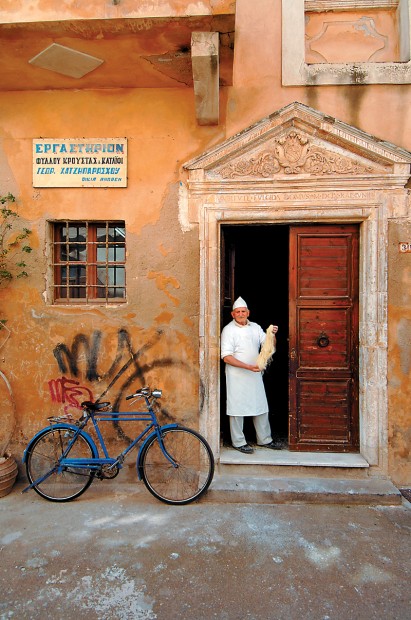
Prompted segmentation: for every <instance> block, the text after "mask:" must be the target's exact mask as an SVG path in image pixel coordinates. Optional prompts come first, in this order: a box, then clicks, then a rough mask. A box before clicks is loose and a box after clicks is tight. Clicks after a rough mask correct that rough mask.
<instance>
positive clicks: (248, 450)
mask: <svg viewBox="0 0 411 620" xmlns="http://www.w3.org/2000/svg"><path fill="white" fill-rule="evenodd" d="M233 448H234V449H235V450H239V452H242V453H243V454H252V453H253V452H254V450H253V449H252V447H251V446H249V445H248V443H246V444H244V446H239V447H238V448H236V446H233Z"/></svg>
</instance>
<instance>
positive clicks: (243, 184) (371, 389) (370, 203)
mask: <svg viewBox="0 0 411 620" xmlns="http://www.w3.org/2000/svg"><path fill="white" fill-rule="evenodd" d="M291 119H292V120H293V121H294V122H293V124H291V125H290V120H291ZM316 123H318V125H317V127H316ZM290 127H293V129H292V130H293V131H294V130H295V128H296V127H297V128H298V129H297V131H298V132H305V135H307V136H309V137H310V139H311V138H312V137H313V136H315V139H317V138H318V136H321V144H322V145H323V148H324V149H325V150H326V151H327V152H335V149H336V148H338V149H339V151H338V152H339V153H340V154H341V157H343V158H344V157H346V158H348V159H349V160H350V161H361V165H363V164H364V160H365V161H369V162H372V164H371V165H372V166H373V167H374V169H376V167H379V172H376V173H375V174H369V175H367V174H353V173H352V170H349V171H347V174H344V175H338V174H337V175H328V174H326V175H321V176H320V174H312V175H309V174H306V173H300V172H296V173H293V174H290V175H283V176H277V177H275V176H274V177H273V178H272V179H267V178H265V177H263V176H261V177H259V176H258V175H257V176H254V177H252V178H251V179H250V178H241V176H234V177H233V178H229V179H227V178H224V177H223V176H222V175H220V177H218V175H217V177H215V178H210V176H211V177H212V176H213V171H215V170H219V169H221V167H224V166H225V167H227V166H228V167H230V166H231V165H232V164H234V163H235V162H236V161H238V159H239V158H241V157H244V153H248V154H250V153H251V152H252V150H253V149H254V148H256V149H257V150H258V149H260V150H262V151H264V150H265V149H267V148H269V144H270V142H272V140H274V141H275V140H277V139H278V136H279V135H280V136H284V135H288V133H287V132H288V131H290ZM308 128H310V130H309V129H308ZM273 131H274V134H275V135H273ZM313 139H314V138H313ZM410 163H411V154H410V153H408V152H407V151H403V150H402V149H399V148H397V147H396V146H395V145H392V144H389V143H386V142H381V141H380V140H378V139H376V138H374V137H372V136H369V135H367V134H365V133H363V132H360V131H359V130H357V129H355V128H353V127H350V126H348V125H344V124H343V123H340V122H338V121H336V120H335V119H330V118H329V117H325V116H324V115H322V114H320V113H319V112H317V111H315V110H312V109H310V108H307V107H306V106H302V105H301V104H292V105H291V106H287V108H285V109H283V110H280V111H279V112H277V113H276V114H274V115H271V116H270V117H269V118H268V119H264V120H263V121H261V122H260V123H257V124H255V125H253V126H252V127H250V128H248V129H246V130H245V131H243V132H241V133H240V134H237V136H234V137H233V138H230V139H229V140H227V141H226V142H224V143H222V144H220V145H218V146H217V147H214V148H213V149H211V150H210V151H208V152H207V153H204V154H203V155H201V156H200V157H197V158H195V159H194V160H191V161H190V162H188V163H187V164H186V165H185V168H186V169H187V170H188V173H189V178H188V184H187V196H186V199H187V202H188V207H187V205H186V213H188V214H189V217H190V218H192V220H191V221H192V223H194V222H197V223H198V225H199V240H200V283H201V293H200V295H201V298H200V334H199V338H200V373H201V380H202V384H203V386H204V390H205V399H204V403H203V411H202V415H201V417H200V425H201V431H202V432H203V433H204V434H205V435H206V437H207V438H208V439H209V441H210V443H211V445H212V448H213V450H214V452H215V454H216V456H217V458H218V457H219V452H220V396H219V394H220V355H219V338H220V332H221V328H222V326H221V325H220V318H219V317H220V285H221V283H220V279H219V273H220V262H221V249H220V244H221V240H220V234H221V226H222V225H223V224H239V223H241V224H245V223H248V222H250V223H253V224H257V223H258V224H292V223H303V222H304V223H309V222H316V223H359V224H360V231H361V241H360V403H359V405H360V451H361V454H362V456H364V458H366V459H367V461H368V462H369V463H370V464H371V465H374V466H378V467H379V468H381V469H382V470H383V471H387V467H388V465H387V463H388V459H387V450H388V445H387V428H388V404H387V243H386V239H387V230H388V221H389V218H393V217H400V216H402V215H403V214H404V212H406V210H407V208H409V204H408V193H407V190H406V189H405V188H404V185H405V183H406V181H407V180H408V179H409V176H410ZM284 178H286V179H287V181H286V182H283V181H284ZM319 180H321V183H319Z"/></svg>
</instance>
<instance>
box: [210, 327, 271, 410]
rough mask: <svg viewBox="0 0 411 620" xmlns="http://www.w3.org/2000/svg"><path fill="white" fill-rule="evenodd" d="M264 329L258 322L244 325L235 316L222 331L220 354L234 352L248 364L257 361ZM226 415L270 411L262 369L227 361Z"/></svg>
mask: <svg viewBox="0 0 411 620" xmlns="http://www.w3.org/2000/svg"><path fill="white" fill-rule="evenodd" d="M264 340H265V333H264V332H263V330H262V329H261V327H260V326H259V325H257V323H251V322H250V321H249V322H248V323H247V325H244V326H241V325H239V324H238V323H236V322H235V321H234V320H233V321H231V323H229V324H228V325H226V326H225V327H224V329H223V331H222V333H221V358H224V357H226V356H227V355H233V356H234V357H235V358H236V359H238V360H240V361H241V362H244V363H245V364H255V363H256V360H257V357H258V354H259V352H260V348H261V345H262V344H263V342H264ZM225 373H226V387H227V415H230V416H256V415H261V414H263V413H267V412H268V403H267V397H266V395H265V389H264V384H263V377H262V373H261V372H252V371H251V370H246V369H245V368H237V367H236V366H231V365H230V364H226V365H225Z"/></svg>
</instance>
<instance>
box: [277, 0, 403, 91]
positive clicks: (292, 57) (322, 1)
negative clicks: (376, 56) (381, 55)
mask: <svg viewBox="0 0 411 620" xmlns="http://www.w3.org/2000/svg"><path fill="white" fill-rule="evenodd" d="M396 6H397V7H398V11H399V14H400V33H399V36H400V53H401V57H402V58H403V59H404V61H403V62H383V63H361V62H359V63H335V64H334V63H324V64H322V63H317V64H307V63H306V62H305V11H306V10H310V11H313V10H316V11H326V10H331V9H333V10H336V11H337V10H340V11H342V10H347V9H350V10H353V9H362V8H364V9H365V8H368V9H369V8H377V9H379V8H391V7H394V8H395V7H396ZM410 52H411V0H374V1H373V2H370V1H369V0H292V1H290V0H282V84H283V86H301V85H304V86H321V85H329V84H334V85H341V84H410V83H411V55H410Z"/></svg>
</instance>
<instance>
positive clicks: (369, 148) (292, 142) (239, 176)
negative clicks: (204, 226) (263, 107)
mask: <svg viewBox="0 0 411 620" xmlns="http://www.w3.org/2000/svg"><path fill="white" fill-rule="evenodd" d="M410 163H411V153H409V152H408V151H405V150H403V149H401V148H399V147H397V146H395V145H393V144H390V143H388V142H383V141H381V140H378V139H377V138H375V137H373V136H370V135H369V134H366V133H365V132H363V131H361V130H359V129H357V128H355V127H352V126H350V125H347V124H346V123H342V122H340V121H337V120H336V119H334V118H331V117H330V116H327V115H324V114H321V113H320V112H318V111H316V110H313V109H312V108H309V107H308V106H305V105H303V104H301V103H292V104H290V105H288V106H286V107H285V108H282V109H281V110H279V111H278V112H276V113H274V114H272V115H271V116H269V117H268V118H265V119H263V120H262V121H260V122H258V123H256V124H255V125H253V126H251V127H249V128H248V129H245V130H244V131H242V132H240V133H238V134H237V135H235V136H233V137H232V138H229V139H228V140H226V141H225V142H223V143H222V144H220V145H218V146H217V147H214V148H213V149H211V150H210V151H208V152H206V153H204V154H203V155H201V156H200V157H197V158H196V159H193V160H192V161H190V162H188V163H187V164H186V165H185V166H184V167H185V168H186V169H187V170H189V171H194V170H196V171H200V170H202V171H203V175H202V180H203V181H204V182H206V181H207V180H209V181H212V182H215V181H220V182H221V183H223V184H224V183H225V182H228V181H230V182H233V181H241V180H244V181H247V180H251V181H254V182H255V181H258V180H260V179H261V180H264V181H267V180H270V179H273V180H276V179H278V180H281V178H284V177H287V176H291V177H292V178H294V179H298V178H299V177H303V178H305V179H307V178H308V179H310V178H313V180H314V179H315V178H318V177H321V178H330V179H332V178H337V179H338V178H339V179H341V178H343V177H347V178H348V177H351V178H353V179H355V178H359V177H370V178H372V177H374V178H378V177H387V176H389V177H390V179H391V180H392V179H395V177H396V176H397V177H398V183H399V184H404V183H403V181H404V178H405V177H406V176H407V175H408V176H409V174H410ZM195 179H196V180H197V181H199V180H200V177H199V176H198V173H197V174H196V175H195Z"/></svg>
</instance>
